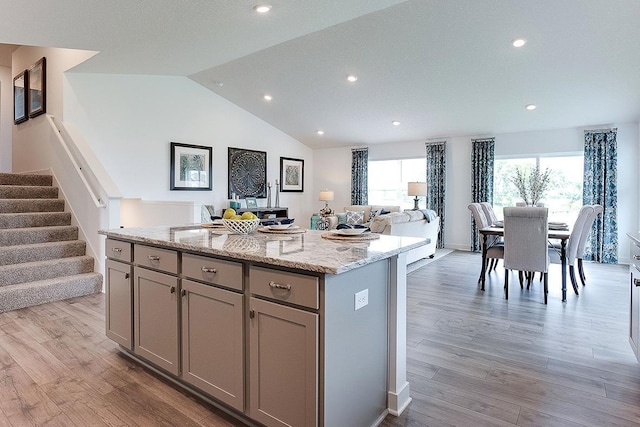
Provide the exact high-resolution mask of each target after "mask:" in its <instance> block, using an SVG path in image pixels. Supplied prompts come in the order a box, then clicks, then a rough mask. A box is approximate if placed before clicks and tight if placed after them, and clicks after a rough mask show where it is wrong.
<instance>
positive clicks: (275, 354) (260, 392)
mask: <svg viewBox="0 0 640 427" xmlns="http://www.w3.org/2000/svg"><path fill="white" fill-rule="evenodd" d="M250 317H251V319H250V332H249V336H250V341H249V346H250V349H251V350H250V351H251V355H250V358H249V372H250V374H249V384H250V402H249V411H250V414H249V415H250V417H251V418H252V419H254V420H256V421H259V422H261V423H263V424H265V425H266V426H317V425H318V315H317V314H315V313H311V312H307V311H303V310H299V309H297V308H292V307H288V306H285V305H281V304H277V303H273V302H269V301H263V300H260V299H257V298H251V301H250Z"/></svg>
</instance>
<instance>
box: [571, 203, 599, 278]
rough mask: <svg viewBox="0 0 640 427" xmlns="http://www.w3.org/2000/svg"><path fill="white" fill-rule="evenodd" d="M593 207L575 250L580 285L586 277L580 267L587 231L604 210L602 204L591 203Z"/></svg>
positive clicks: (588, 231)
mask: <svg viewBox="0 0 640 427" xmlns="http://www.w3.org/2000/svg"><path fill="white" fill-rule="evenodd" d="M591 206H592V207H593V212H592V213H591V215H590V216H589V217H588V218H587V220H586V221H585V223H584V226H583V227H582V234H581V235H580V243H579V244H578V249H577V251H576V258H577V260H578V274H579V275H580V281H581V282H582V286H584V285H586V284H587V278H586V277H585V275H584V270H583V268H582V257H583V256H584V247H585V244H586V242H587V237H589V233H590V232H591V227H592V226H593V223H594V221H595V220H596V218H597V217H598V215H601V214H602V213H603V212H604V208H603V207H602V205H591Z"/></svg>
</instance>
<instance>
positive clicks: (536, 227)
mask: <svg viewBox="0 0 640 427" xmlns="http://www.w3.org/2000/svg"><path fill="white" fill-rule="evenodd" d="M503 212H504V259H503V263H504V292H505V299H509V271H510V270H518V271H525V272H530V273H534V272H541V273H543V282H544V303H545V304H546V303H547V293H548V291H549V284H548V271H549V252H548V249H547V246H548V243H547V240H548V239H547V234H548V213H549V210H548V209H547V208H539V207H525V208H523V207H505V208H503ZM520 288H522V282H520Z"/></svg>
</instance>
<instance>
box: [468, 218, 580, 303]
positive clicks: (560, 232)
mask: <svg viewBox="0 0 640 427" xmlns="http://www.w3.org/2000/svg"><path fill="white" fill-rule="evenodd" d="M478 232H479V233H480V236H482V239H481V240H482V270H481V273H480V278H479V279H478V281H479V282H480V283H481V284H482V290H483V291H484V282H485V275H486V271H487V249H488V248H487V238H488V237H489V236H504V228H503V227H499V226H496V225H494V224H492V225H490V226H489V227H484V228H481V229H479V230H478ZM570 235H571V230H569V228H568V227H566V228H564V227H563V228H561V229H555V228H549V234H548V236H549V239H558V240H560V265H561V266H562V302H566V301H567V240H569V236H570ZM571 285H572V286H573V291H574V292H575V293H576V295H578V287H577V286H576V284H575V283H571Z"/></svg>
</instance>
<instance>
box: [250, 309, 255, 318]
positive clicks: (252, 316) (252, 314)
mask: <svg viewBox="0 0 640 427" xmlns="http://www.w3.org/2000/svg"><path fill="white" fill-rule="evenodd" d="M254 317H256V312H255V310H249V319H253V318H254Z"/></svg>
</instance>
